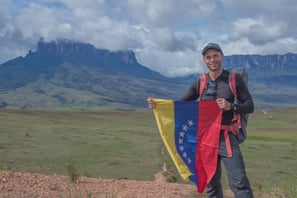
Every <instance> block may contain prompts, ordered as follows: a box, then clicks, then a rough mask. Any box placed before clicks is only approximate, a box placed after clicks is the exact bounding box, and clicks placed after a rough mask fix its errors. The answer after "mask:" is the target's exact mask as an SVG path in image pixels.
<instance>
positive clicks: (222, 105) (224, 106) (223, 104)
mask: <svg viewBox="0 0 297 198" xmlns="http://www.w3.org/2000/svg"><path fill="white" fill-rule="evenodd" d="M216 101H217V104H218V106H219V108H220V109H223V110H225V111H229V110H231V103H230V102H228V101H227V100H225V98H218V99H217V100H216Z"/></svg>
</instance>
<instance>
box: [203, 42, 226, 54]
mask: <svg viewBox="0 0 297 198" xmlns="http://www.w3.org/2000/svg"><path fill="white" fill-rule="evenodd" d="M209 49H215V50H217V51H219V52H221V53H223V51H222V49H221V47H220V46H219V45H218V44H216V43H208V44H207V45H206V46H205V47H204V48H203V50H202V55H203V56H204V55H205V53H206V51H207V50H209Z"/></svg>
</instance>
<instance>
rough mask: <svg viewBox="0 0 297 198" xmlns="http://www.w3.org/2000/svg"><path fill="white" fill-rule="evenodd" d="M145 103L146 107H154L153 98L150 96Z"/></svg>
mask: <svg viewBox="0 0 297 198" xmlns="http://www.w3.org/2000/svg"><path fill="white" fill-rule="evenodd" d="M146 101H147V104H148V107H149V108H150V109H153V108H155V106H156V105H155V102H154V100H153V99H152V98H151V97H149V98H148V99H147V100H146Z"/></svg>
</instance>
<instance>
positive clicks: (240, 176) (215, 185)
mask: <svg viewBox="0 0 297 198" xmlns="http://www.w3.org/2000/svg"><path fill="white" fill-rule="evenodd" d="M228 135H229V139H230V144H231V149H232V157H228V154H227V149H226V143H225V138H224V132H223V131H221V133H220V143H219V156H218V163H217V170H216V173H215V175H214V176H213V178H212V180H211V181H210V183H209V185H208V186H207V188H206V194H207V196H208V197H209V198H223V197H224V196H223V189H222V185H221V174H222V169H221V161H223V163H224V165H225V168H226V172H227V176H228V181H229V185H230V188H231V190H232V191H233V193H234V195H235V198H253V192H252V189H251V187H250V183H249V179H248V177H247V175H246V172H245V166H244V161H243V156H242V154H241V151H240V147H239V145H238V141H237V140H236V137H235V136H234V135H233V134H232V133H231V132H229V133H228Z"/></svg>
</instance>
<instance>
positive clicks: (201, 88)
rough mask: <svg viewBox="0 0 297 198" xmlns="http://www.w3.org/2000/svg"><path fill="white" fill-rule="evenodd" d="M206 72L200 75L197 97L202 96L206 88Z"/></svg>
mask: <svg viewBox="0 0 297 198" xmlns="http://www.w3.org/2000/svg"><path fill="white" fill-rule="evenodd" d="M206 84H207V83H206V74H205V73H204V74H202V75H201V76H200V84H199V97H200V98H201V97H202V94H203V91H204V90H205V89H206V86H207V85H206Z"/></svg>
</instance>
